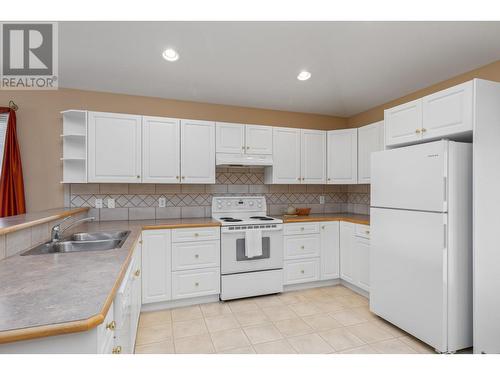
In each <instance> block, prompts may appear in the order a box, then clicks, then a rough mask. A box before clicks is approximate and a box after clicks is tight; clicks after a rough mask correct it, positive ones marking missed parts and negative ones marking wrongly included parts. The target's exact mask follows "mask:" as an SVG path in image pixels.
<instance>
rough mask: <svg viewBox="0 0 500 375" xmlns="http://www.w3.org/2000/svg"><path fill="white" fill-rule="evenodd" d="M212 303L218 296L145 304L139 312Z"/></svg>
mask: <svg viewBox="0 0 500 375" xmlns="http://www.w3.org/2000/svg"><path fill="white" fill-rule="evenodd" d="M212 302H219V295H218V294H214V295H211V296H203V297H195V298H185V299H178V300H175V301H165V302H154V303H147V304H145V305H144V304H143V305H142V306H141V312H146V311H156V310H164V309H173V308H177V307H186V306H192V305H199V304H203V303H212Z"/></svg>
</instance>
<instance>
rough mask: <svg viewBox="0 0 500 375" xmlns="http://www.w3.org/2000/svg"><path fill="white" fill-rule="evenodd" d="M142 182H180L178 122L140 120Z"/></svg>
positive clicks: (146, 117) (159, 118) (157, 119)
mask: <svg viewBox="0 0 500 375" xmlns="http://www.w3.org/2000/svg"><path fill="white" fill-rule="evenodd" d="M142 121H143V122H142V182H151V183H179V182H180V120H179V119H174V118H163V117H148V116H144V117H143V119H142Z"/></svg>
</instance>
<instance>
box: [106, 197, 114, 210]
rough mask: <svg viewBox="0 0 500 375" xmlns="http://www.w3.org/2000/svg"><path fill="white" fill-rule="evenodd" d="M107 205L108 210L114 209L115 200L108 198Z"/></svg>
mask: <svg viewBox="0 0 500 375" xmlns="http://www.w3.org/2000/svg"><path fill="white" fill-rule="evenodd" d="M107 205H108V208H115V198H108V200H107Z"/></svg>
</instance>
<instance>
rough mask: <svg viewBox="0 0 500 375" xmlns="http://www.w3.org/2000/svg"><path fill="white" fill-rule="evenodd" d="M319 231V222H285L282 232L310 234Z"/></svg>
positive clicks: (287, 233) (286, 233)
mask: <svg viewBox="0 0 500 375" xmlns="http://www.w3.org/2000/svg"><path fill="white" fill-rule="evenodd" d="M312 233H319V223H293V224H285V231H284V234H285V236H286V235H294V234H312Z"/></svg>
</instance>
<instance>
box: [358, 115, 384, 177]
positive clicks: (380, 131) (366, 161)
mask: <svg viewBox="0 0 500 375" xmlns="http://www.w3.org/2000/svg"><path fill="white" fill-rule="evenodd" d="M383 149H384V122H383V121H379V122H376V123H374V124H370V125H366V126H363V127H361V128H358V183H360V184H369V183H370V158H371V154H372V152H375V151H382V150H383Z"/></svg>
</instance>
